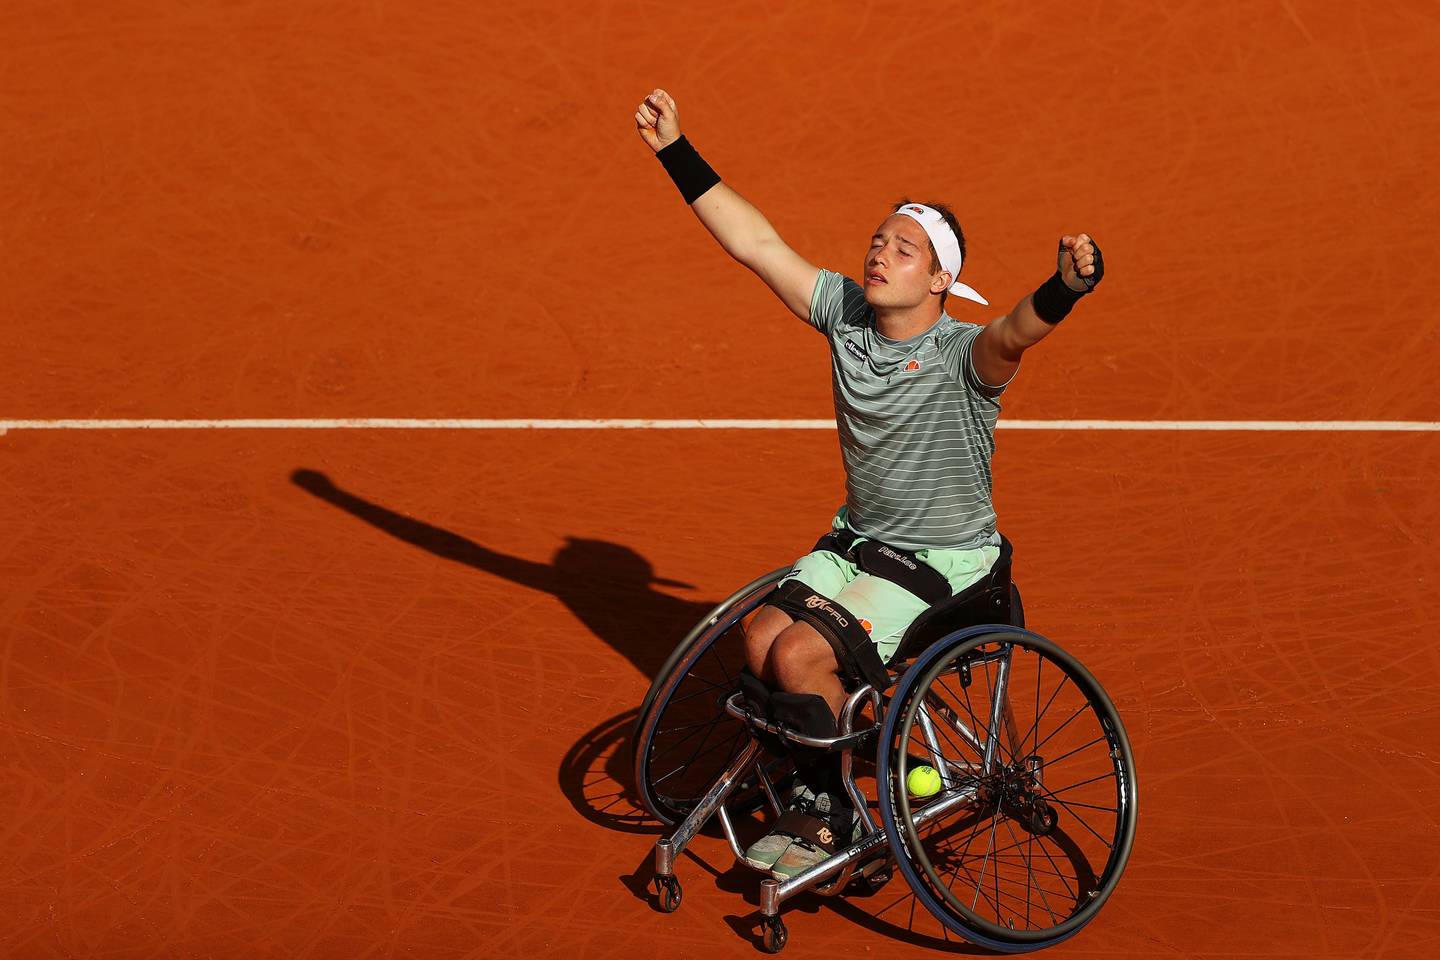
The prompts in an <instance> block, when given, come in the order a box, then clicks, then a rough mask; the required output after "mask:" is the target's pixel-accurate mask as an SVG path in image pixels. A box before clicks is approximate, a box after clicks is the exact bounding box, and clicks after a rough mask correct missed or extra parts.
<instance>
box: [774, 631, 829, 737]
mask: <svg viewBox="0 0 1440 960" xmlns="http://www.w3.org/2000/svg"><path fill="white" fill-rule="evenodd" d="M777 612H779V611H777ZM769 667H770V669H771V670H772V671H773V673H774V676H775V681H776V682H777V683H778V684H779V685H780V689H782V690H785V691H787V692H788V693H814V694H818V695H819V696H822V697H824V698H825V702H826V703H828V704H829V705H830V712H831V713H833V714H835V715H836V716H837V717H838V716H839V715H840V708H841V707H842V706H844V704H845V687H844V685H842V684H841V683H840V675H839V671H840V664H839V662H838V661H837V660H836V659H835V651H834V650H833V649H831V647H830V644H829V643H828V642H826V640H825V638H824V637H822V636H820V632H819V631H818V630H816V629H815V628H814V627H812V626H810V624H808V623H792V624H791V625H790V626H788V627H786V628H785V629H784V630H782V631H780V635H779V636H777V637H776V638H775V641H774V643H772V644H771V645H770V656H769Z"/></svg>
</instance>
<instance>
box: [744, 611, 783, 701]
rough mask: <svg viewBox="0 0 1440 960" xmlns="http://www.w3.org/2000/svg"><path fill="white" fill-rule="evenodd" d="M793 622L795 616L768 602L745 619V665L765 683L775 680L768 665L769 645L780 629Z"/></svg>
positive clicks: (773, 672)
mask: <svg viewBox="0 0 1440 960" xmlns="http://www.w3.org/2000/svg"><path fill="white" fill-rule="evenodd" d="M794 622H795V618H794V617H792V616H790V614H788V613H786V612H785V611H783V610H781V609H779V608H778V607H772V606H770V605H769V604H766V605H765V606H763V607H761V608H760V609H759V610H757V611H755V613H754V614H753V615H752V616H751V617H750V619H749V620H747V621H745V665H746V666H747V667H749V668H750V672H751V673H753V674H755V676H757V677H759V678H760V679H761V680H764V681H765V682H766V683H774V682H775V671H774V670H773V669H772V668H771V666H770V647H771V645H772V644H773V643H774V642H775V638H776V637H778V636H779V635H780V633H781V631H783V630H784V629H785V628H786V627H788V626H790V625H791V624H793V623H794Z"/></svg>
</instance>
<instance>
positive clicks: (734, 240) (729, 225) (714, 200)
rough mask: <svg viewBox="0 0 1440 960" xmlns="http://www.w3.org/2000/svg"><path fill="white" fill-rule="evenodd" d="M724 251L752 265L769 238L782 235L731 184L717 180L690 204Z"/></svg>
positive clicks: (774, 238) (769, 240) (770, 239)
mask: <svg viewBox="0 0 1440 960" xmlns="http://www.w3.org/2000/svg"><path fill="white" fill-rule="evenodd" d="M690 209H691V210H693V211H695V216H697V217H699V218H700V222H701V223H703V224H704V225H705V229H706V230H709V231H710V233H711V235H712V236H713V237H714V238H715V239H716V240H717V241H719V243H720V246H722V247H724V248H725V252H726V253H728V254H730V256H732V257H734V258H735V259H736V260H738V261H740V262H741V263H743V264H745V265H746V266H751V265H753V264H754V263H755V262H756V260H757V257H758V254H759V253H760V251H761V250H762V249H763V248H764V245H765V244H766V243H767V242H771V241H777V240H779V239H780V237H779V234H777V233H776V232H775V228H774V227H773V226H771V225H770V221H769V220H767V219H765V215H764V214H763V213H761V212H760V211H759V210H757V209H755V207H754V205H753V204H751V203H750V201H749V200H746V199H745V198H744V197H742V196H740V194H738V193H736V192H735V190H733V189H732V188H731V187H730V186H729V185H728V184H725V183H717V184H716V185H715V186H713V187H711V188H710V189H709V190H707V191H705V193H704V194H703V195H702V196H701V197H700V198H699V199H697V200H696V201H695V202H694V203H692V204H691V205H690Z"/></svg>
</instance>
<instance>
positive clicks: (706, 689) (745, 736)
mask: <svg viewBox="0 0 1440 960" xmlns="http://www.w3.org/2000/svg"><path fill="white" fill-rule="evenodd" d="M789 572H790V568H789V567H781V568H780V569H778V570H774V571H771V572H770V573H767V574H766V575H765V576H763V577H760V578H758V579H756V580H753V581H751V582H750V583H748V584H746V585H745V586H743V587H741V588H740V589H739V590H737V591H735V593H733V594H731V596H730V598H729V599H728V600H726V601H724V602H723V603H721V604H719V605H718V606H716V607H715V609H714V610H712V611H711V612H710V614H709V616H707V617H705V618H704V619H703V620H701V621H700V622H699V623H698V624H696V626H695V628H694V629H693V630H691V631H690V633H689V634H688V635H686V637H685V639H684V640H682V641H681V642H680V644H679V645H678V646H677V647H676V648H675V650H674V652H673V653H671V654H670V657H669V659H667V660H666V661H665V665H664V666H662V667H661V668H660V670H659V672H658V673H657V674H656V676H655V680H654V682H653V683H651V684H650V690H649V692H647V693H646V694H645V699H644V700H643V701H642V702H641V706H640V716H639V717H638V718H637V719H636V721H635V736H634V739H633V741H632V743H633V744H634V753H635V788H636V790H637V791H638V793H639V795H640V800H641V802H642V803H643V804H644V805H645V809H647V810H649V811H650V812H651V813H652V814H653V815H654V816H655V817H656V818H657V819H659V820H660V821H661V822H662V823H664V824H665V825H667V826H672V825H674V824H676V823H678V822H679V821H680V820H682V819H684V817H685V814H686V813H687V812H688V811H689V809H690V808H691V807H692V806H693V805H694V803H695V801H697V800H699V799H700V797H701V796H703V795H704V793H705V791H706V790H707V789H709V787H710V786H711V785H712V784H713V783H714V782H715V780H716V779H717V778H718V777H719V776H720V773H721V772H722V771H723V770H724V769H725V767H726V766H728V765H729V763H730V761H731V760H733V759H734V757H735V755H736V754H737V753H738V752H739V751H740V749H741V748H742V747H744V745H745V744H746V742H747V741H748V740H749V733H748V732H747V731H746V729H745V727H744V726H743V725H742V724H741V723H740V722H739V721H737V720H735V719H734V718H732V717H731V716H730V715H729V714H728V713H726V712H725V708H724V702H725V699H726V698H727V697H728V696H729V695H730V694H731V693H733V692H734V691H735V690H737V689H738V688H739V684H738V681H737V679H736V678H737V677H738V676H739V673H740V668H741V667H743V666H744V665H745V646H744V642H745V641H744V637H743V635H742V633H741V629H740V621H741V620H742V619H743V618H744V617H746V616H747V615H749V614H750V613H751V611H753V610H755V609H756V608H758V607H759V606H760V605H761V604H763V603H764V602H765V599H766V598H767V597H768V596H769V595H770V593H771V591H772V590H773V589H774V587H775V584H777V583H779V582H780V580H781V579H783V578H784V577H785V576H786V575H787V574H788V573H789ZM756 791H758V788H752V791H751V792H752V793H753V792H756ZM744 793H745V791H743V790H742V791H740V795H736V796H734V797H732V799H731V801H730V804H731V805H732V806H734V805H739V804H743V803H744V802H745V801H746V797H745V796H744V795H743V794H744ZM752 799H753V798H752Z"/></svg>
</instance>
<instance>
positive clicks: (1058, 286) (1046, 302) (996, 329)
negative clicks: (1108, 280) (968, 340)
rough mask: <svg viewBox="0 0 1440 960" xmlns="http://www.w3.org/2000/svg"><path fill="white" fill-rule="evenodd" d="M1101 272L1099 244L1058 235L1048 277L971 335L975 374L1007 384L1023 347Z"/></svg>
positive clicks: (1080, 237) (1060, 316)
mask: <svg viewBox="0 0 1440 960" xmlns="http://www.w3.org/2000/svg"><path fill="white" fill-rule="evenodd" d="M1104 275H1105V261H1104V260H1103V259H1101V257H1100V247H1099V246H1098V245H1097V244H1096V243H1095V241H1094V240H1092V239H1091V238H1090V235H1089V234H1085V233H1082V234H1078V235H1076V236H1064V237H1061V238H1060V251H1059V255H1058V257H1057V263H1056V269H1055V273H1054V275H1053V276H1051V277H1050V279H1048V280H1046V281H1045V282H1044V283H1042V284H1041V285H1040V287H1039V289H1037V290H1036V291H1035V292H1034V293H1031V294H1026V295H1025V296H1024V297H1023V298H1021V300H1020V302H1019V303H1017V304H1015V309H1014V310H1011V311H1010V312H1009V313H1008V314H1006V315H1005V316H1003V317H1001V318H1000V319H998V320H992V321H991V322H990V323H989V324H987V325H986V327H985V329H984V330H982V331H980V336H978V337H976V338H975V346H974V347H972V348H971V353H970V358H971V362H972V363H973V364H974V365H975V373H976V375H977V376H979V378H980V379H981V381H982V382H984V383H988V384H991V385H993V386H997V387H998V386H1000V385H1001V384H1004V383H1008V382H1009V381H1010V378H1011V377H1013V376H1015V371H1016V370H1017V369H1019V367H1020V357H1021V356H1022V355H1023V354H1024V353H1025V351H1026V350H1028V349H1030V348H1031V347H1033V346H1035V344H1037V343H1039V342H1040V341H1041V340H1044V339H1045V338H1046V337H1047V336H1049V335H1050V331H1052V330H1054V329H1055V325H1056V324H1057V323H1059V322H1060V321H1061V320H1063V319H1064V318H1065V315H1066V314H1068V313H1069V312H1070V308H1071V307H1073V306H1074V305H1075V303H1076V302H1077V301H1079V299H1080V298H1081V297H1083V296H1085V295H1086V294H1087V293H1089V292H1090V291H1091V290H1094V289H1095V285H1096V284H1097V283H1099V282H1100V278H1101V277H1102V276H1104Z"/></svg>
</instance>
